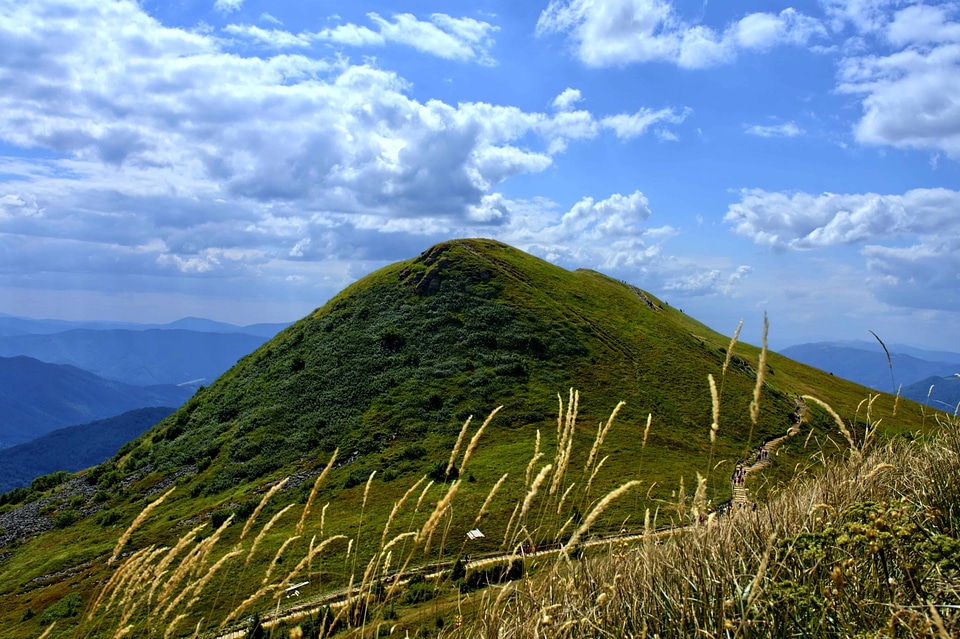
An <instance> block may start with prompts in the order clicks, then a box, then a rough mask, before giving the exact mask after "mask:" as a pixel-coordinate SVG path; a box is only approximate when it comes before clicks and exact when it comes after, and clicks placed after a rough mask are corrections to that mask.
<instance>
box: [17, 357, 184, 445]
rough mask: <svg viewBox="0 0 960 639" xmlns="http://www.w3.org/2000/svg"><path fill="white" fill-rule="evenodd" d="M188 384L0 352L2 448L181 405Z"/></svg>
mask: <svg viewBox="0 0 960 639" xmlns="http://www.w3.org/2000/svg"><path fill="white" fill-rule="evenodd" d="M193 392H194V389H192V388H189V387H185V386H173V385H161V386H147V387H141V386H133V385H130V384H123V383H121V382H117V381H112V380H106V379H103V378H102V377H98V376H97V375H94V374H93V373H90V372H88V371H84V370H81V369H79V368H76V367H74V366H64V365H58V364H48V363H45V362H41V361H39V360H36V359H33V358H30V357H24V356H18V357H9V358H8V357H0V448H7V447H10V446H15V445H17V444H22V443H26V442H28V441H30V440H32V439H35V438H37V437H40V436H41V435H45V434H47V433H49V432H51V431H54V430H57V429H58V428H64V427H66V426H73V425H76V424H83V423H87V422H90V421H93V420H97V419H103V418H106V417H114V416H116V415H119V414H121V413H125V412H127V411H130V410H134V409H136V408H144V407H147V406H173V407H177V406H180V405H181V404H182V403H183V402H185V401H186V400H187V399H189V397H190V396H191V395H192V394H193Z"/></svg>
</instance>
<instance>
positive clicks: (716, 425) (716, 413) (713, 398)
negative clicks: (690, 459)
mask: <svg viewBox="0 0 960 639" xmlns="http://www.w3.org/2000/svg"><path fill="white" fill-rule="evenodd" d="M707 381H708V382H710V405H711V406H712V408H713V423H711V424H710V443H711V444H713V443H714V442H716V441H717V431H718V430H720V396H719V395H718V394H717V383H716V382H715V381H713V375H712V374H708V375H707Z"/></svg>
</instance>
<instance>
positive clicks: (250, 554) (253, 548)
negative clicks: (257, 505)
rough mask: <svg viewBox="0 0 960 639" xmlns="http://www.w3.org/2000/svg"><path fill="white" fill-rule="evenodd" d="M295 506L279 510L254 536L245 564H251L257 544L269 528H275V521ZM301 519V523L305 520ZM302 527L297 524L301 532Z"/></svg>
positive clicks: (291, 505)
mask: <svg viewBox="0 0 960 639" xmlns="http://www.w3.org/2000/svg"><path fill="white" fill-rule="evenodd" d="M307 503H308V505H309V501H308V502H307ZM293 506H294V505H293V504H290V505H288V506H287V507H286V508H284V509H283V510H281V511H280V512H278V513H277V514H276V515H274V516H273V517H271V518H270V521H268V522H267V525H266V526H264V527H263V528H261V529H260V533H259V534H258V535H257V536H256V537H254V538H253V545H252V546H250V552H248V553H247V558H246V559H244V560H243V565H244V566H246V565H249V564H250V560H251V559H252V558H253V553H254V552H256V550H257V546H259V545H260V542H261V541H263V538H264V537H266V536H267V532H269V530H270V529H271V528H273V525H274V524H275V523H277V520H278V519H280V518H281V517H283V515H284V513H286V512H287V511H288V510H290V509H291V508H293ZM304 510H306V509H304ZM300 521H301V523H302V522H303V520H302V519H301V520H300ZM300 527H301V526H300V524H297V530H298V532H299V529H300Z"/></svg>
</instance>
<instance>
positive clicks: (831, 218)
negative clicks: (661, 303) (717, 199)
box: [724, 189, 960, 249]
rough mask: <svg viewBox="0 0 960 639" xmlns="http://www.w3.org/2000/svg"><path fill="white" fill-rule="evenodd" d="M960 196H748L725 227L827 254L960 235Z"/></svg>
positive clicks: (921, 192)
mask: <svg viewBox="0 0 960 639" xmlns="http://www.w3.org/2000/svg"><path fill="white" fill-rule="evenodd" d="M958 210H960V192H958V191H952V190H949V189H914V190H912V191H907V192H906V193H905V194H903V195H879V194H876V193H864V194H847V195H841V194H834V193H825V194H823V195H811V194H808V193H794V194H786V193H768V192H766V191H763V190H760V189H753V190H744V191H743V192H742V193H741V197H740V202H738V203H736V204H732V205H731V206H730V207H729V209H728V211H727V214H726V216H725V217H724V221H726V222H728V223H730V224H733V226H734V230H735V231H736V232H737V233H738V234H740V235H744V236H746V237H749V238H751V239H753V240H754V241H755V242H757V243H758V244H767V245H769V246H771V247H775V248H798V249H799V248H823V247H828V246H834V245H838V244H852V243H861V242H866V241H878V240H881V239H884V238H886V239H887V240H891V241H892V240H893V239H895V238H904V237H910V236H914V235H943V234H947V235H954V234H955V235H960V216H958V215H957V214H956V212H957V211H958Z"/></svg>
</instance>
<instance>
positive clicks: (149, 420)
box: [0, 406, 175, 493]
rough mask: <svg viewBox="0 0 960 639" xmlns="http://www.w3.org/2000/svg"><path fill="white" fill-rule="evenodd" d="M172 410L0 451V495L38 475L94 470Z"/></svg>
mask: <svg viewBox="0 0 960 639" xmlns="http://www.w3.org/2000/svg"><path fill="white" fill-rule="evenodd" d="M174 410H175V409H173V408H170V407H166V406H157V407H152V408H139V409H137V410H132V411H129V412H126V413H123V414H122V415H117V416H116V417H110V418H107V419H100V420H97V421H95V422H90V423H88V424H79V425H77V426H69V427H67V428H61V429H59V430H55V431H53V432H51V433H47V434H46V435H43V436H41V437H38V438H37V439H34V440H32V441H29V442H27V443H26V444H20V445H18V446H14V447H12V448H6V449H3V450H0V493H4V492H7V491H9V490H12V489H14V488H17V487H19V486H29V485H30V482H31V481H33V479H34V478H35V477H39V476H40V475H46V474H49V473H53V472H56V471H58V470H66V471H70V472H77V471H78V470H83V469H84V468H90V467H91V466H96V465H97V464H99V463H101V462H103V461H106V460H107V459H109V458H110V457H112V456H113V455H114V454H116V452H117V450H119V448H120V447H121V446H123V445H124V444H126V443H127V442H128V441H130V440H132V439H135V438H136V437H138V436H140V434H141V433H143V432H144V431H146V430H147V429H148V428H150V427H151V426H153V425H154V424H156V423H157V422H159V421H160V420H162V419H163V418H165V417H166V416H167V415H169V414H170V413H172V412H173V411H174Z"/></svg>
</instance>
